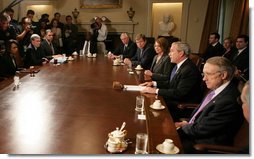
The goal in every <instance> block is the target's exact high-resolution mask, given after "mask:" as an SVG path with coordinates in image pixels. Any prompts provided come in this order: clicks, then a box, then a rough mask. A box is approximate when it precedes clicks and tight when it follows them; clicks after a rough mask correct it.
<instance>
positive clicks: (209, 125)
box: [178, 82, 243, 150]
mask: <svg viewBox="0 0 254 159" xmlns="http://www.w3.org/2000/svg"><path fill="white" fill-rule="evenodd" d="M239 95H240V93H239V91H238V90H237V88H236V87H235V85H234V84H233V83H232V82H231V83H230V84H229V85H228V86H227V87H226V88H225V89H224V90H223V91H222V92H220V93H219V94H218V95H217V96H215V97H214V98H213V99H212V100H211V101H210V102H209V103H208V104H207V105H206V106H205V108H204V109H203V110H202V112H200V113H199V115H197V116H196V120H195V121H194V123H193V124H188V125H185V126H183V127H182V128H181V129H179V130H178V132H179V134H180V138H181V139H182V143H183V145H185V144H186V143H192V144H195V143H207V144H221V145H229V144H232V143H233V137H234V135H235V134H236V132H237V131H238V129H239V128H240V126H241V124H242V122H243V113H242V108H241V106H239V104H238V103H237V97H238V96H239ZM198 108H199V107H198ZM198 108H196V109H195V110H194V111H193V114H192V115H194V113H195V112H196V111H197V110H198ZM190 147H192V146H190V145H186V149H187V150H188V149H189V148H190Z"/></svg>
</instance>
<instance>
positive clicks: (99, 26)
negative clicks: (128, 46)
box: [91, 17, 108, 54]
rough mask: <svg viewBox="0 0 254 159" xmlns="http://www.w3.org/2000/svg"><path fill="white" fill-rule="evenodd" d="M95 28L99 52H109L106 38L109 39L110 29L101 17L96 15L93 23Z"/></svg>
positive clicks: (94, 32)
mask: <svg viewBox="0 0 254 159" xmlns="http://www.w3.org/2000/svg"><path fill="white" fill-rule="evenodd" d="M91 29H92V30H93V37H94V38H95V37H96V40H97V50H98V53H104V54H106V53H107V50H106V45H105V40H106V39H107V34H108V29H107V26H106V25H105V24H103V23H102V20H101V18H99V17H96V19H95V22H94V23H93V24H92V25H91Z"/></svg>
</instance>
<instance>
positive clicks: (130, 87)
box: [124, 85, 145, 91]
mask: <svg viewBox="0 0 254 159" xmlns="http://www.w3.org/2000/svg"><path fill="white" fill-rule="evenodd" d="M144 88H145V86H138V85H124V90H126V91H141V90H142V89H144Z"/></svg>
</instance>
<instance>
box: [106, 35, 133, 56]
mask: <svg viewBox="0 0 254 159" xmlns="http://www.w3.org/2000/svg"><path fill="white" fill-rule="evenodd" d="M120 39H121V41H122V43H121V44H120V45H119V46H118V47H117V48H116V49H115V50H114V52H113V54H109V57H110V58H115V57H116V56H119V55H123V59H124V58H132V57H133V56H134V55H135V53H136V50H137V45H136V44H135V43H134V42H133V41H132V40H131V39H130V37H129V35H128V34H127V33H122V34H121V36H120Z"/></svg>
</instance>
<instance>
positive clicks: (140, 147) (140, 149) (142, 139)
mask: <svg viewBox="0 0 254 159" xmlns="http://www.w3.org/2000/svg"><path fill="white" fill-rule="evenodd" d="M147 143H148V135H147V134H146V133H138V134H137V135H136V149H135V154H147Z"/></svg>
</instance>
